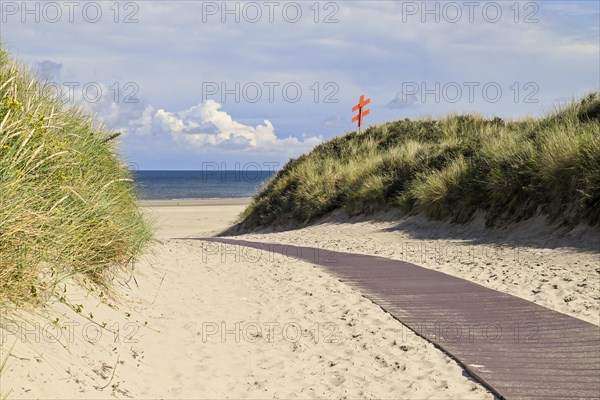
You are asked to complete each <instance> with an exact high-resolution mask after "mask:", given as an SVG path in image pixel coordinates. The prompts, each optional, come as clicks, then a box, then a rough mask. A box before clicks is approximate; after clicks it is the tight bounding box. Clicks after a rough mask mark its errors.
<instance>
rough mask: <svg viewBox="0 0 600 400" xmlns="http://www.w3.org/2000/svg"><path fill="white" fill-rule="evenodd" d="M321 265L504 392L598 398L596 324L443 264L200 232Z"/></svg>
mask: <svg viewBox="0 0 600 400" xmlns="http://www.w3.org/2000/svg"><path fill="white" fill-rule="evenodd" d="M201 240H204V241H209V242H219V243H223V244H227V245H239V246H245V247H251V248H255V249H260V250H262V251H265V252H272V253H276V254H284V255H286V256H287V257H293V258H297V259H301V260H304V261H307V262H310V263H313V264H318V265H321V266H324V267H326V268H327V269H328V270H329V271H331V272H332V273H333V274H335V275H336V276H337V277H338V278H340V280H342V281H344V282H348V283H350V284H352V285H354V286H356V287H358V288H360V290H361V291H362V292H363V293H364V295H365V296H366V297H367V298H369V299H371V300H372V301H373V302H375V303H376V304H378V305H380V306H381V307H382V308H383V309H384V310H386V311H387V312H389V313H390V314H392V315H393V316H394V317H395V318H396V319H398V320H399V321H401V322H402V323H403V324H405V325H406V326H408V327H409V328H411V329H412V330H414V331H415V332H416V333H417V334H419V335H420V336H422V337H424V338H426V339H427V340H429V341H431V342H432V343H434V344H435V345H436V346H438V347H440V348H441V349H443V350H444V351H445V352H446V353H448V354H449V355H451V356H452V357H454V358H455V359H456V360H457V361H458V362H459V363H460V364H462V365H463V366H464V367H465V368H466V369H467V370H468V371H469V373H471V374H472V375H473V377H475V378H476V379H477V380H479V381H480V382H482V383H483V384H485V385H486V386H487V387H489V388H490V389H491V390H492V391H493V392H494V393H495V394H497V395H498V396H500V397H501V398H506V399H600V328H599V327H598V326H596V325H594V324H591V323H588V322H585V321H582V320H579V319H577V318H573V317H570V316H568V315H565V314H561V313H559V312H556V311H552V310H550V309H548V308H545V307H542V306H540V305H537V304H535V303H532V302H530V301H527V300H524V299H521V298H518V297H515V296H511V295H509V294H505V293H501V292H498V291H496V290H492V289H488V288H486V287H483V286H481V285H478V284H476V283H473V282H469V281H466V280H464V279H460V278H457V277H454V276H451V275H447V274H444V273H442V272H438V271H434V270H431V269H426V268H422V267H419V266H417V265H414V264H410V263H406V262H402V261H398V260H391V259H387V258H383V257H376V256H367V255H361V254H351V253H343V252H333V251H325V250H322V249H320V250H319V249H315V248H310V247H298V246H286V245H277V244H267V243H258V242H249V241H243V240H235V239H226V238H207V239H201Z"/></svg>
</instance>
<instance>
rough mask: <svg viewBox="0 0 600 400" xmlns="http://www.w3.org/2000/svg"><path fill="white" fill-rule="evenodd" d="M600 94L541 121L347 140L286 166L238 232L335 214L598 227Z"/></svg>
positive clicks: (459, 122)
mask: <svg viewBox="0 0 600 400" xmlns="http://www.w3.org/2000/svg"><path fill="white" fill-rule="evenodd" d="M599 132H600V93H599V92H593V93H590V94H589V95H586V96H585V97H583V98H582V99H580V100H573V101H572V102H571V103H570V104H567V105H564V106H561V107H558V108H557V109H556V110H554V111H552V112H550V113H548V114H547V115H545V116H543V117H540V118H524V119H520V120H503V119H501V118H485V117H483V116H480V115H450V116H447V117H445V118H441V119H433V118H421V119H417V120H409V119H404V120H400V121H395V122H389V123H385V124H382V125H376V126H371V127H369V128H367V129H365V130H364V131H363V132H361V133H359V132H351V133H348V134H345V135H343V136H339V137H336V138H334V139H332V140H330V141H328V142H325V143H323V144H321V145H319V146H317V147H316V148H315V149H314V150H313V151H311V152H310V153H308V154H305V155H303V156H301V157H299V158H297V159H293V160H291V161H289V162H288V163H287V164H286V165H285V166H284V168H283V169H282V170H281V171H279V172H278V173H277V174H276V175H274V177H273V178H272V179H271V180H270V181H269V182H268V183H266V184H265V185H264V187H263V188H262V189H261V190H260V191H259V193H258V194H257V195H256V196H255V197H254V199H253V201H252V203H251V204H250V205H249V207H248V208H247V209H246V210H245V211H244V213H243V214H242V215H241V216H240V218H239V221H240V223H239V227H240V228H241V229H253V228H256V227H261V226H268V225H273V224H293V225H303V224H307V223H310V222H312V221H314V220H316V219H317V218H319V217H322V216H324V215H326V214H327V213H329V212H332V211H334V210H338V209H343V210H345V211H346V212H347V213H349V214H350V215H356V214H369V213H373V212H376V211H382V210H389V209H393V208H400V209H402V210H404V211H406V212H409V213H424V214H426V215H427V216H429V217H430V218H433V219H438V220H450V221H453V222H468V221H470V220H471V219H472V218H473V217H474V215H475V213H476V212H477V211H481V212H483V214H484V215H485V219H486V223H487V224H488V225H499V224H504V223H508V222H517V221H521V220H524V219H527V218H530V217H533V216H535V215H545V216H547V217H548V218H549V220H550V221H552V222H557V223H560V224H568V225H573V224H578V223H587V224H590V225H598V224H600V135H599Z"/></svg>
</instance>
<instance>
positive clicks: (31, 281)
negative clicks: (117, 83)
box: [0, 49, 152, 305]
mask: <svg viewBox="0 0 600 400" xmlns="http://www.w3.org/2000/svg"><path fill="white" fill-rule="evenodd" d="M115 137H116V134H115V132H111V131H109V130H107V129H105V128H104V127H103V126H102V125H100V124H97V123H95V122H94V121H93V119H92V118H91V117H90V116H88V115H86V114H85V113H83V112H81V111H80V110H79V109H78V108H76V107H70V106H68V104H67V103H66V102H65V101H63V100H62V99H60V98H59V97H57V96H56V95H54V93H51V91H49V90H47V87H46V86H45V85H44V83H43V82H39V81H38V80H36V79H35V78H33V77H32V74H31V73H30V72H29V71H28V69H27V68H25V67H23V66H21V65H19V64H18V63H17V62H15V61H12V60H10V59H9V57H8V55H7V53H6V52H3V51H1V49H0V304H2V303H11V304H17V305H20V304H24V303H37V302H43V301H44V300H45V299H46V298H47V296H48V295H49V294H50V293H52V292H53V290H54V289H55V288H56V286H57V285H58V284H59V283H60V282H61V281H62V280H63V279H64V278H66V277H68V276H78V277H83V278H85V279H86V280H88V281H90V282H92V283H94V284H98V285H103V286H109V285H110V280H111V277H112V276H113V273H114V272H115V271H116V269H117V268H118V267H119V266H121V267H122V266H126V265H128V263H130V262H131V261H132V260H134V258H135V257H136V256H137V255H138V254H140V252H141V251H142V249H143V248H144V246H145V245H146V244H147V243H148V242H149V240H150V239H151V238H152V231H151V228H150V226H149V224H148V223H147V221H145V220H144V217H143V214H142V211H141V209H140V208H139V206H138V204H137V200H136V197H135V193H134V190H133V185H132V179H131V176H130V172H129V171H128V170H127V167H126V165H125V163H124V161H122V160H121V159H120V158H119V157H118V156H117V153H116V148H115V141H114V138H115Z"/></svg>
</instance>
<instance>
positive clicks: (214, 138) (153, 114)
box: [126, 100, 323, 157]
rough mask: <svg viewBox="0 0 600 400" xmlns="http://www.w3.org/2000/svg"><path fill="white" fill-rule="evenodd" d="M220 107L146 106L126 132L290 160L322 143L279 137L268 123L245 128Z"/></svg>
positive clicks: (210, 104)
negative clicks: (277, 155) (278, 155)
mask: <svg viewBox="0 0 600 400" xmlns="http://www.w3.org/2000/svg"><path fill="white" fill-rule="evenodd" d="M221 108H222V105H221V104H219V103H217V102H216V101H214V100H207V101H206V102H203V103H200V104H197V105H195V106H192V107H190V108H188V109H186V110H183V111H174V112H171V111H166V110H164V109H158V110H155V109H154V108H153V107H146V109H145V110H144V111H143V113H142V114H141V116H140V117H139V118H138V119H136V120H133V121H131V122H130V124H129V127H128V128H127V129H126V131H127V133H128V134H130V135H132V136H139V137H142V138H143V137H148V136H152V137H154V138H156V139H160V140H161V141H164V140H170V141H175V142H178V143H182V142H183V143H184V144H187V145H189V146H193V147H194V148H196V149H198V150H200V151H202V152H207V151H211V149H212V151H214V150H218V149H222V150H227V149H229V150H231V149H236V150H238V151H243V152H255V151H256V152H260V153H261V154H265V153H266V154H268V153H282V155H283V154H285V155H287V156H290V157H291V156H297V155H299V154H302V153H304V152H306V151H308V150H310V149H311V148H313V147H314V146H316V145H317V144H319V143H321V142H322V141H323V138H322V137H321V136H309V137H302V138H298V137H293V136H289V137H287V138H279V137H278V136H277V135H276V134H275V128H274V126H273V124H272V123H271V122H270V121H269V120H264V121H263V124H258V125H256V126H250V125H244V124H242V123H240V122H237V121H236V120H234V119H233V117H232V116H231V115H229V114H228V113H227V112H225V111H223V110H222V109H221Z"/></svg>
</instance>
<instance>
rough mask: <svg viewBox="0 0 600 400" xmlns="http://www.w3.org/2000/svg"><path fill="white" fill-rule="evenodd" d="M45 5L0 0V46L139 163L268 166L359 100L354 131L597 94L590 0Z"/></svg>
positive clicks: (303, 147)
mask: <svg viewBox="0 0 600 400" xmlns="http://www.w3.org/2000/svg"><path fill="white" fill-rule="evenodd" d="M51 3H52V4H51V5H48V2H35V1H30V2H27V3H23V2H21V1H18V2H11V1H2V2H1V4H0V13H1V15H0V24H1V25H0V34H1V37H0V40H1V41H2V42H3V44H4V46H5V47H7V48H8V49H9V50H10V51H11V53H12V54H13V55H14V56H17V57H19V58H20V59H21V60H22V61H23V62H25V63H27V64H29V65H31V66H33V67H34V68H36V69H37V70H38V73H39V75H40V76H42V77H45V78H47V79H48V80H50V81H52V82H54V83H56V84H59V85H63V93H64V94H65V95H68V96H69V95H71V96H72V98H73V102H75V103H77V104H79V105H81V106H82V107H83V108H85V109H86V110H88V111H90V112H93V113H95V114H96V115H97V118H98V119H100V120H103V121H105V123H106V125H107V126H108V127H109V128H112V129H117V130H119V131H121V132H123V135H122V139H121V144H120V148H121V152H122V153H123V155H124V156H125V157H126V159H127V160H128V161H130V162H131V163H134V164H135V165H137V166H138V167H139V168H140V169H202V168H203V165H206V163H214V162H217V163H224V165H225V166H226V168H227V169H235V168H236V163H237V164H239V165H244V164H246V163H249V162H258V163H262V162H266V163H279V164H281V165H283V164H284V163H285V162H286V161H287V160H288V159H289V158H290V157H297V156H298V155H300V154H302V153H304V152H306V151H308V150H310V149H311V148H312V147H313V146H315V145H316V144H318V143H320V142H322V141H324V140H327V139H329V138H331V137H334V136H336V135H339V134H342V133H344V132H347V131H349V130H351V129H353V126H352V124H351V122H350V120H351V118H352V112H351V108H352V106H353V104H355V103H356V102H357V101H358V97H359V96H360V95H361V94H365V95H367V96H368V97H370V98H371V99H372V102H371V115H369V116H368V117H367V119H366V121H365V123H366V124H367V125H368V124H375V123H378V122H383V121H389V120H394V119H400V118H406V117H408V118H412V117H418V116H424V115H434V116H437V115H444V114H446V113H450V112H478V113H481V114H484V115H488V116H496V115H497V116H502V117H515V118H516V117H521V116H526V115H541V114H542V113H544V112H545V111H548V110H550V109H552V107H553V106H555V105H556V104H558V103H559V102H563V103H564V102H565V101H568V100H570V99H571V98H572V97H574V96H575V97H578V96H581V95H582V94H585V93H587V92H589V91H592V90H598V88H599V87H600V77H599V72H598V71H599V70H600V47H599V34H600V32H599V29H598V28H599V27H598V24H599V20H600V14H599V7H600V6H599V4H600V2H597V1H539V2H528V1H520V2H516V1H497V2H485V1H480V2H465V1H457V2H446V1H441V2H436V1H428V2H422V1H416V2H411V1H321V2H316V1H296V2H288V1H256V2H237V1H229V2H226V3H225V2H222V1H216V2H210V1H209V2H206V1H205V2H201V1H185V2H179V1H135V2H128V1H121V2H118V3H116V2H114V1H107V2H94V1H92V2H89V1H88V2H77V1H74V2H68V1H66V2H60V1H59V2H51ZM24 4H26V5H25V6H24ZM86 4H87V5H86ZM69 86H71V87H72V88H73V89H72V90H68V87H69ZM84 87H85V88H86V89H85V90H84ZM98 89H100V92H98ZM259 90H260V91H259ZM236 97H237V98H236ZM269 165H272V164H269Z"/></svg>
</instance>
